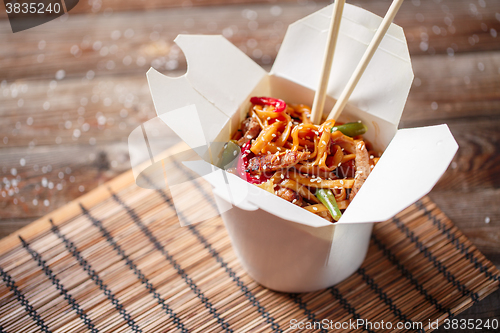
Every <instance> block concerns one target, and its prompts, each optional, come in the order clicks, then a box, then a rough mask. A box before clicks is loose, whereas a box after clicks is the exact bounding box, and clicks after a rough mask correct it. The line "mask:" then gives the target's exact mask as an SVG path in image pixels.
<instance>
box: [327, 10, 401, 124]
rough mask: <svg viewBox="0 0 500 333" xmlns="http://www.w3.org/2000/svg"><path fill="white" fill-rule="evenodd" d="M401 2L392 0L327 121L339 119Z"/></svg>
mask: <svg viewBox="0 0 500 333" xmlns="http://www.w3.org/2000/svg"><path fill="white" fill-rule="evenodd" d="M403 1H404V0H394V1H393V2H392V4H391V7H389V10H388V11H387V14H386V15H385V17H384V19H383V20H382V23H381V24H380V26H379V28H378V29H377V32H376V33H375V36H373V39H372V40H371V42H370V45H368V48H367V49H366V51H365V53H364V54H363V57H362V58H361V61H360V62H359V64H358V66H357V67H356V69H355V70H354V73H353V74H352V76H351V78H350V79H349V82H348V83H347V86H346V87H345V88H344V90H343V91H342V94H341V95H340V97H339V99H338V100H337V102H336V103H335V106H334V107H333V109H332V111H331V112H330V115H329V116H328V119H337V118H338V117H339V115H340V113H342V111H343V110H344V108H345V106H346V104H347V101H348V100H349V97H350V96H351V94H352V92H353V90H354V88H356V85H357V84H358V82H359V79H360V78H361V76H362V75H363V73H364V71H365V69H366V67H367V66H368V64H369V63H370V60H371V59H372V57H373V55H374V54H375V51H377V48H378V46H379V45H380V42H382V39H383V38H384V36H385V34H386V33H387V30H388V29H389V27H390V26H391V23H392V21H393V20H394V17H395V16H396V14H397V12H398V10H399V8H400V7H401V4H402V3H403Z"/></svg>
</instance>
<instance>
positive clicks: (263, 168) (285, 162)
mask: <svg viewBox="0 0 500 333" xmlns="http://www.w3.org/2000/svg"><path fill="white" fill-rule="evenodd" d="M309 155H310V153H308V152H299V151H291V150H290V151H287V152H284V153H279V154H270V155H263V156H256V157H254V158H252V159H250V161H249V162H248V169H247V170H248V172H250V173H251V174H258V173H263V172H269V171H276V170H280V169H286V168H290V167H292V166H294V165H295V164H297V163H299V162H300V161H304V160H307V159H308V158H309Z"/></svg>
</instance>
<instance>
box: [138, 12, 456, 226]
mask: <svg viewBox="0 0 500 333" xmlns="http://www.w3.org/2000/svg"><path fill="white" fill-rule="evenodd" d="M332 6H333V5H330V6H327V7H325V8H324V9H322V10H320V11H318V12H316V13H313V14H311V15H309V16H307V17H305V18H304V19H301V20H299V21H297V22H296V23H294V24H292V25H290V27H289V29H288V31H287V34H286V36H285V40H284V41H283V44H282V46H281V49H280V51H279V53H278V56H277V59H276V61H275V64H274V66H273V68H272V71H271V73H270V74H267V73H266V72H265V71H264V70H263V69H262V68H261V67H260V66H258V65H257V64H255V63H254V62H253V61H252V60H251V59H250V58H248V57H247V56H246V55H245V54H244V53H242V52H241V51H240V50H239V49H238V48H236V47H235V46H234V45H232V44H231V43H230V42H228V41H227V40H226V39H225V38H223V37H222V36H187V35H179V36H178V38H177V39H176V43H177V44H178V45H179V46H180V47H181V49H182V50H183V52H184V54H185V55H186V58H187V62H188V71H187V73H186V74H184V75H183V76H181V77H178V78H171V77H168V76H165V75H163V74H160V73H158V72H157V71H155V70H154V69H151V70H149V71H148V73H147V77H148V82H149V86H150V89H151V94H152V96H153V101H154V104H155V107H156V110H157V113H158V116H159V118H161V120H162V121H164V122H165V124H167V125H168V126H169V127H170V128H172V129H173V130H174V131H175V132H176V133H177V134H178V135H179V137H180V138H181V139H182V140H184V141H185V142H186V143H188V145H189V146H190V147H191V148H192V149H193V150H194V151H196V152H197V153H198V154H199V155H200V156H201V157H202V158H203V160H204V161H203V160H199V161H189V162H185V163H184V162H183V164H184V166H186V167H188V168H190V169H191V170H193V171H195V172H196V173H197V174H198V175H200V176H202V177H203V178H204V179H205V180H206V181H208V182H209V183H210V184H211V185H212V186H213V187H214V191H215V192H216V193H217V194H219V195H220V196H221V197H222V198H225V199H226V201H227V202H228V203H229V204H228V206H227V207H229V208H230V207H231V205H235V206H238V207H240V208H243V209H246V210H256V209H260V210H262V211H266V212H268V213H270V214H273V215H276V216H279V217H282V218H284V219H286V220H289V221H293V222H296V223H300V224H303V225H310V226H316V227H321V226H325V225H326V224H328V225H329V222H327V221H326V220H324V219H321V218H320V217H318V216H317V215H315V214H312V213H309V212H307V211H305V210H304V209H302V208H300V207H298V206H296V205H293V204H291V203H289V202H287V201H285V200H282V199H281V198H279V197H277V196H275V195H272V194H271V193H268V192H266V191H264V190H262V189H260V188H257V187H256V186H254V185H251V184H248V183H246V182H245V181H243V180H242V179H240V178H238V177H237V176H235V175H232V174H229V173H227V172H225V171H223V170H220V169H218V168H216V167H214V166H213V165H210V164H209V163H211V164H216V160H217V158H216V156H217V155H218V154H219V153H220V151H221V149H222V145H221V143H223V142H226V141H228V140H229V138H230V136H231V134H232V133H231V126H230V125H231V122H235V121H236V123H238V122H239V120H240V119H239V118H238V116H239V115H238V113H239V112H241V111H242V110H243V109H244V107H245V106H247V105H248V98H249V97H250V94H253V93H256V92H259V93H260V92H261V91H263V90H262V89H261V87H263V86H265V85H271V88H270V89H271V90H270V91H271V92H272V91H273V90H274V91H279V90H280V89H281V88H283V87H289V86H290V85H287V84H286V82H287V81H288V82H292V83H293V84H295V86H297V85H301V86H302V87H305V88H304V89H307V88H308V89H309V90H314V89H315V88H316V85H317V82H318V81H319V76H320V72H321V57H322V56H323V53H324V52H323V51H324V48H325V45H326V39H327V32H328V26H329V22H330V20H331V14H332V8H333V7H332ZM381 21H382V19H381V18H380V17H378V16H377V15H375V14H373V13H371V12H368V11H366V10H364V9H361V8H358V7H356V6H352V5H348V4H346V6H345V9H344V14H343V20H342V23H341V27H340V34H339V39H338V42H337V43H338V44H337V50H338V52H336V54H335V59H334V62H333V67H332V75H331V76H330V82H329V86H328V91H327V92H328V95H329V96H330V98H331V99H333V100H335V98H336V97H338V96H340V94H341V91H342V89H343V88H344V87H345V85H346V84H347V81H348V79H349V77H350V76H351V74H352V72H353V71H354V68H355V67H356V65H357V64H358V62H359V60H360V59H361V57H362V55H363V53H364V52H365V50H366V48H367V46H368V44H369V42H370V40H371V38H372V37H373V35H374V34H375V31H376V29H377V28H378V26H379V24H380V22H381ZM412 80H413V71H412V67H411V61H410V57H409V53H408V47H407V44H406V40H405V37H404V33H403V30H402V28H401V27H399V26H397V25H395V24H392V25H391V27H390V29H389V31H388V33H387V35H386V36H385V38H384V40H383V41H382V43H381V45H380V47H379V49H378V50H377V52H376V53H375V56H374V57H373V60H372V62H371V63H370V65H369V66H368V68H367V69H366V71H365V74H364V75H363V77H362V78H361V80H360V82H359V84H358V86H357V87H356V89H355V90H354V93H353V95H352V97H351V99H350V100H349V104H348V106H347V107H346V109H345V110H344V112H343V114H342V115H341V120H343V119H362V120H363V122H365V121H368V123H367V125H368V128H369V132H368V133H367V134H366V135H365V137H366V138H367V139H368V140H370V141H371V142H372V143H374V144H376V145H377V148H379V149H384V148H386V147H387V146H388V145H389V142H390V145H389V147H388V148H387V150H386V151H385V152H384V154H383V156H382V158H381V159H380V161H379V163H378V165H377V166H376V168H375V169H374V171H373V173H372V174H371V175H370V176H369V177H368V180H367V182H366V183H365V184H364V185H363V187H362V189H361V191H360V192H359V193H358V194H357V196H356V198H355V200H353V202H352V204H351V205H350V206H349V208H348V209H347V210H346V212H345V214H344V216H343V217H342V219H341V220H340V221H339V222H338V223H357V222H358V223H359V222H375V221H383V220H386V219H387V218H390V217H392V216H394V215H395V214H396V213H398V212H399V211H401V210H403V209H404V208H406V207H407V206H409V205H410V204H411V203H413V202H414V201H416V200H417V199H418V198H420V197H421V196H423V195H424V194H425V193H427V192H428V191H429V190H430V189H431V188H432V186H433V185H434V184H435V183H436V182H437V181H438V179H439V177H440V176H441V175H442V173H443V172H444V171H445V170H446V167H447V166H448V164H449V163H450V161H451V159H452V157H453V156H454V154H455V151H456V150H457V144H456V142H455V141H454V140H453V137H452V136H451V134H450V132H449V130H448V128H447V127H446V126H445V125H441V126H434V127H427V128H417V129H410V130H400V131H397V126H398V123H399V120H400V117H401V114H402V112H403V108H404V105H405V102H406V99H407V96H408V92H409V89H410V86H411V83H412ZM270 82H271V84H270ZM272 82H275V83H276V82H278V83H277V86H276V87H273V86H272V84H274V83H272ZM279 82H281V84H282V85H279V84H280V83H279ZM264 91H265V90H264ZM293 93H294V92H293V91H292V92H289V94H293ZM273 97H276V96H273ZM304 102H306V101H304ZM329 111H330V110H325V112H329ZM351 121H352V120H351ZM396 132H397V134H396ZM391 139H392V141H391ZM214 143H218V145H214ZM229 208H228V209H229Z"/></svg>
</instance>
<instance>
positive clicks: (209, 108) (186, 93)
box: [147, 68, 229, 156]
mask: <svg viewBox="0 0 500 333" xmlns="http://www.w3.org/2000/svg"><path fill="white" fill-rule="evenodd" d="M147 78H148V83H149V88H150V91H151V96H152V97H153V103H154V105H155V108H156V113H157V114H158V117H159V118H160V119H161V120H162V121H163V122H164V123H165V124H167V125H168V126H169V127H170V128H171V129H172V130H173V131H174V132H175V133H176V134H177V135H178V136H179V137H180V138H181V139H182V140H183V141H184V142H186V143H187V144H188V145H189V146H190V147H191V148H193V149H196V151H197V152H198V153H199V154H200V155H202V156H203V155H204V154H205V153H206V151H207V150H208V146H209V145H210V143H211V142H214V141H215V139H216V138H217V136H218V135H219V133H220V132H221V130H222V129H223V128H224V125H225V124H226V123H227V122H228V121H229V117H228V116H226V115H225V114H224V113H222V112H221V111H220V110H219V109H217V108H216V107H215V106H214V105H213V104H211V103H209V102H208V101H207V100H206V99H205V98H204V97H203V96H202V95H200V93H199V92H197V91H196V90H195V89H194V88H193V87H192V86H191V84H190V83H189V81H188V79H187V77H186V75H183V76H180V77H175V78H173V77H169V76H166V75H163V74H161V73H159V72H158V71H156V70H155V69H153V68H151V69H150V70H149V71H148V73H147Z"/></svg>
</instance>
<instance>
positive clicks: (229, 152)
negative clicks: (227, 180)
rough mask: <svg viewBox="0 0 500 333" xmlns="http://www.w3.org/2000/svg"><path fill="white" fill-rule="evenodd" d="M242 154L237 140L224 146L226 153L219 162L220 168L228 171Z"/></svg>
mask: <svg viewBox="0 0 500 333" xmlns="http://www.w3.org/2000/svg"><path fill="white" fill-rule="evenodd" d="M239 153H240V146H238V143H237V142H236V141H235V140H230V141H228V142H227V143H226V144H225V145H224V151H223V152H222V156H221V159H220V162H219V168H221V169H227V168H228V167H229V165H230V164H231V162H233V161H235V160H236V157H238V154H239Z"/></svg>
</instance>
